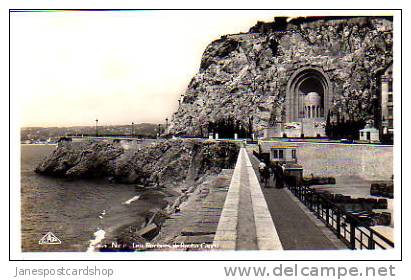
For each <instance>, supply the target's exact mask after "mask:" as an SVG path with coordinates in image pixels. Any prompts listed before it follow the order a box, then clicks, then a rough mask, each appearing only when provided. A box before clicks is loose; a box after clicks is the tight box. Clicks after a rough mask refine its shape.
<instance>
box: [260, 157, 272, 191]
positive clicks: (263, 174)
mask: <svg viewBox="0 0 411 280" xmlns="http://www.w3.org/2000/svg"><path fill="white" fill-rule="evenodd" d="M258 172H259V173H260V179H261V183H262V184H263V186H264V187H267V186H268V181H269V179H270V170H269V169H268V167H267V165H266V164H265V163H264V162H260V165H259V166H258Z"/></svg>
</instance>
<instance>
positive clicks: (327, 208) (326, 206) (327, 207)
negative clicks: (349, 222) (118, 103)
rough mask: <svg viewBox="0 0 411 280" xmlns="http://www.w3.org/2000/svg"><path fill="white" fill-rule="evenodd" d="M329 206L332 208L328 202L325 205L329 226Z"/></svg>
mask: <svg viewBox="0 0 411 280" xmlns="http://www.w3.org/2000/svg"><path fill="white" fill-rule="evenodd" d="M329 206H330V205H329V203H328V202H326V203H325V210H326V211H327V212H326V213H325V220H326V221H327V226H328V225H329V224H330V207H329Z"/></svg>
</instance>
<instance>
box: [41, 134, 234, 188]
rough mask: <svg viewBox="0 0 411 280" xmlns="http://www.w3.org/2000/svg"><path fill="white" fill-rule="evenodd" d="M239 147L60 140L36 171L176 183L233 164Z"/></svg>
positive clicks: (152, 183) (141, 182) (206, 143)
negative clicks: (134, 145)
mask: <svg viewBox="0 0 411 280" xmlns="http://www.w3.org/2000/svg"><path fill="white" fill-rule="evenodd" d="M238 150H239V147H238V146H237V145H236V144H234V143H229V142H215V141H204V142H202V141H196V140H168V141H161V142H154V143H151V144H147V145H145V146H142V147H141V146H140V147H138V148H131V149H127V150H125V149H123V148H122V146H121V144H119V143H109V142H104V141H102V142H63V143H60V144H59V145H58V147H57V148H56V150H55V151H53V153H52V154H51V155H50V156H48V157H47V158H46V159H45V160H44V161H43V162H42V163H40V164H39V166H38V167H37V168H36V170H35V171H36V172H37V173H40V174H44V175H51V176H58V177H71V178H96V177H100V178H101V177H105V178H110V180H111V181H115V182H121V183H132V184H139V185H143V186H145V187H148V186H157V187H161V186H165V185H167V186H169V185H175V186H177V185H178V184H179V183H181V182H183V181H184V180H188V181H190V180H191V181H195V180H197V179H198V178H199V177H200V176H202V175H204V174H208V173H211V174H216V173H219V172H220V171H221V170H222V169H224V168H232V167H233V166H234V164H235V161H236V158H237V154H238Z"/></svg>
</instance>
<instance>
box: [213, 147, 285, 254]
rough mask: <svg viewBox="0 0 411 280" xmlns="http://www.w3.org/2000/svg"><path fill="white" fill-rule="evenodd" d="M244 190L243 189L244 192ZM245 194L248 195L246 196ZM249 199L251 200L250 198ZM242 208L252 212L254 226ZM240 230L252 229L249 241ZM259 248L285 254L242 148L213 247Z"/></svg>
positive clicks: (233, 248) (229, 248)
mask: <svg viewBox="0 0 411 280" xmlns="http://www.w3.org/2000/svg"><path fill="white" fill-rule="evenodd" d="M243 188H244V189H243ZM240 192H242V193H243V197H244V195H247V196H251V199H244V198H243V200H242V201H241V200H240V197H241V196H240ZM244 193H245V194H244ZM247 198H248V197H247ZM239 207H241V208H242V209H244V207H245V210H248V211H251V212H252V217H253V222H251V223H250V220H249V219H246V218H245V217H242V215H244V214H241V213H246V214H248V215H247V216H249V214H250V213H249V212H248V211H239ZM239 227H242V228H247V227H248V228H249V229H250V230H249V231H247V232H250V235H253V236H247V238H246V240H241V238H244V237H240V236H239V234H238V229H239ZM248 240H249V242H250V243H255V244H256V249H257V250H282V249H283V247H282V245H281V241H280V238H279V237H278V234H277V231H276V229H275V225H274V223H273V219H272V217H271V214H270V212H269V210H268V206H267V203H266V201H265V198H264V194H263V192H262V190H261V186H260V183H259V182H258V178H257V175H256V174H255V172H254V169H253V167H252V165H251V162H250V159H249V157H248V155H247V152H246V149H245V148H241V149H240V152H239V155H238V158H237V163H236V166H235V169H234V173H233V176H232V179H231V183H230V187H229V190H228V193H227V197H226V200H225V203H224V208H223V210H222V213H221V217H220V220H219V222H218V227H217V232H216V235H215V237H214V242H213V245H214V246H215V247H216V249H217V250H239V249H241V248H239V246H238V244H239V243H242V244H244V243H247V242H248Z"/></svg>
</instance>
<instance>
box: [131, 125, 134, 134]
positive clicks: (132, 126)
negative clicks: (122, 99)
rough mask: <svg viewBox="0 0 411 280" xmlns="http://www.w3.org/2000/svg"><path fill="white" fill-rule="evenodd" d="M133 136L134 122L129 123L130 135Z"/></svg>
mask: <svg viewBox="0 0 411 280" xmlns="http://www.w3.org/2000/svg"><path fill="white" fill-rule="evenodd" d="M133 136H134V122H132V123H131V137H133Z"/></svg>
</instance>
